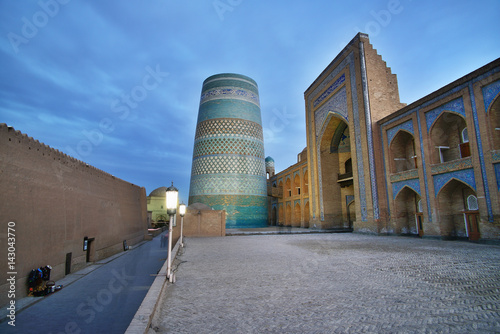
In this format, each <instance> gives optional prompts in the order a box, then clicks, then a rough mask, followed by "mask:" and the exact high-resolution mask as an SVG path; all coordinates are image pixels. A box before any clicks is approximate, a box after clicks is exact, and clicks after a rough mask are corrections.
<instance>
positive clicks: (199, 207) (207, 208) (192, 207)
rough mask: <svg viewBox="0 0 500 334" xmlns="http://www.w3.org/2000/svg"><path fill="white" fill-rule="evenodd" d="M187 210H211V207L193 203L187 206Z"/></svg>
mask: <svg viewBox="0 0 500 334" xmlns="http://www.w3.org/2000/svg"><path fill="white" fill-rule="evenodd" d="M187 208H188V209H191V210H212V208H211V207H209V206H208V205H206V204H203V203H193V204H191V205H190V206H188V207H187Z"/></svg>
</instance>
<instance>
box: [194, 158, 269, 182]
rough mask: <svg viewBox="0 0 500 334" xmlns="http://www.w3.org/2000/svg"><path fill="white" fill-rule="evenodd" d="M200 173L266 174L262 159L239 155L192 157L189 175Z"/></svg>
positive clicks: (263, 175)
mask: <svg viewBox="0 0 500 334" xmlns="http://www.w3.org/2000/svg"><path fill="white" fill-rule="evenodd" d="M202 174H249V175H259V176H262V177H265V176H266V169H265V164H264V159H262V158H257V157H251V156H239V155H212V156H202V157H198V158H194V159H193V166H192V170H191V177H192V176H193V175H202Z"/></svg>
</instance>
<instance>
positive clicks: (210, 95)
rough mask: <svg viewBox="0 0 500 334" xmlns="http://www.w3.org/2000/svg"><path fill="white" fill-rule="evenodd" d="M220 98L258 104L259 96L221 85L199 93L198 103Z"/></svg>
mask: <svg viewBox="0 0 500 334" xmlns="http://www.w3.org/2000/svg"><path fill="white" fill-rule="evenodd" d="M221 99H236V100H242V101H246V102H250V103H254V104H256V105H257V106H260V102H259V96H258V95H257V94H254V93H252V92H249V91H247V90H244V89H238V88H234V87H221V88H215V89H212V90H209V91H206V92H204V93H203V94H201V99H200V105H202V104H203V103H206V102H208V101H213V100H221Z"/></svg>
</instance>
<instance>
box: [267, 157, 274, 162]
mask: <svg viewBox="0 0 500 334" xmlns="http://www.w3.org/2000/svg"><path fill="white" fill-rule="evenodd" d="M268 161H272V162H274V159H273V158H271V157H267V158H266V162H268Z"/></svg>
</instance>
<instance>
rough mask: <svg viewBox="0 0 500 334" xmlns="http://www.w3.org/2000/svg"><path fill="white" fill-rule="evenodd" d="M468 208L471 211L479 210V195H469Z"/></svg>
mask: <svg viewBox="0 0 500 334" xmlns="http://www.w3.org/2000/svg"><path fill="white" fill-rule="evenodd" d="M467 208H468V209H469V210H470V211H477V210H479V205H478V203H477V197H476V196H474V195H470V196H469V197H467Z"/></svg>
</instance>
